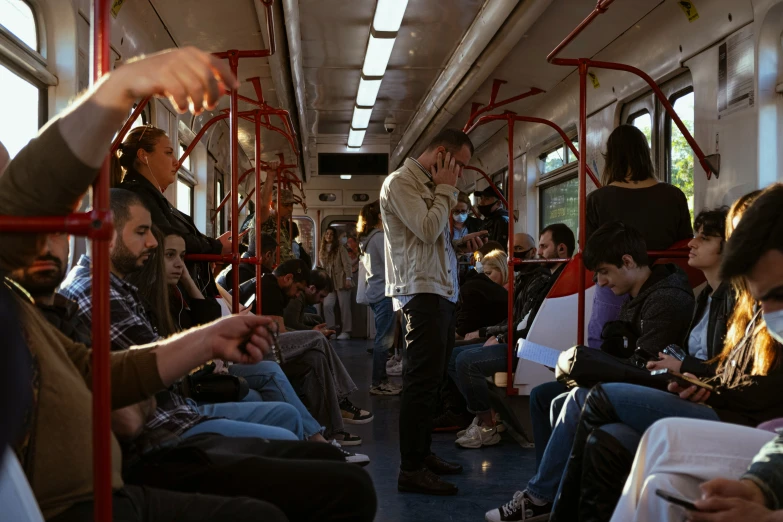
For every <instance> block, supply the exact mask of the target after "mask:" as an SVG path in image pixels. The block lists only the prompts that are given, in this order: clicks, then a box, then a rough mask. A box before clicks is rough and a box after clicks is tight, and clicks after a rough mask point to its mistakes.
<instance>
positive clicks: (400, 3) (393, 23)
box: [372, 0, 408, 33]
mask: <svg viewBox="0 0 783 522" xmlns="http://www.w3.org/2000/svg"><path fill="white" fill-rule="evenodd" d="M407 6H408V0H378V6H377V7H376V8H375V17H374V18H373V20H372V28H373V29H375V30H376V31H391V32H395V33H396V32H397V31H399V30H400V25H402V17H403V15H404V14H405V8H406V7H407Z"/></svg>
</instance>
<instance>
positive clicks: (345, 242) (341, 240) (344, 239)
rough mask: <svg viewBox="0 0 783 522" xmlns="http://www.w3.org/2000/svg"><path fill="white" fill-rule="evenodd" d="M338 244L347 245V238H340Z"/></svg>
mask: <svg viewBox="0 0 783 522" xmlns="http://www.w3.org/2000/svg"><path fill="white" fill-rule="evenodd" d="M340 244H341V245H347V244H348V238H347V237H345V236H343V237H341V238H340Z"/></svg>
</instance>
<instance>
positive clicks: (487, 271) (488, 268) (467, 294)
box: [456, 250, 508, 339]
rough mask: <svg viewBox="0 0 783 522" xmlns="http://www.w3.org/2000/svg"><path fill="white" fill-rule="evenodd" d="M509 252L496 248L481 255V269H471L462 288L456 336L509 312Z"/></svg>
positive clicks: (498, 319) (491, 323)
mask: <svg viewBox="0 0 783 522" xmlns="http://www.w3.org/2000/svg"><path fill="white" fill-rule="evenodd" d="M507 283H508V256H506V253H505V252H503V251H502V250H493V251H492V252H490V253H489V254H487V255H485V256H484V257H483V258H482V259H481V271H478V270H469V271H468V272H467V273H466V274H465V280H464V281H463V283H462V284H461V285H460V288H459V294H460V295H459V300H458V301H457V329H456V332H457V337H458V338H459V339H462V337H463V336H464V335H465V334H466V333H468V332H471V331H475V330H478V329H479V328H483V327H487V326H492V325H495V324H497V323H498V322H500V321H501V320H502V319H503V318H504V317H506V315H507V314H508V291H507V290H506V289H505V288H504V285H506V284H507Z"/></svg>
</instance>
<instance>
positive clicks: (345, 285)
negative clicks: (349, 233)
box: [318, 227, 353, 340]
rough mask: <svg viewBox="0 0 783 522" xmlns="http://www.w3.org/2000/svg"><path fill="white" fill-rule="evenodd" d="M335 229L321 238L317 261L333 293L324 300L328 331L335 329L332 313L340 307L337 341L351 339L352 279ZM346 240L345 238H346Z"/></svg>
mask: <svg viewBox="0 0 783 522" xmlns="http://www.w3.org/2000/svg"><path fill="white" fill-rule="evenodd" d="M338 237H339V235H338V233H337V229H336V228H334V227H329V228H327V229H326V232H324V234H323V236H322V237H321V249H320V251H319V253H318V260H319V262H320V263H321V266H323V267H324V269H325V270H326V272H327V273H328V274H329V276H330V277H331V278H332V283H334V291H333V292H332V293H330V294H329V295H328V296H326V299H324V319H326V325H327V327H328V328H329V329H330V330H334V329H336V327H337V319H336V316H335V313H334V309H335V307H336V306H337V305H338V303H339V306H340V322H341V323H342V331H341V332H340V335H339V336H337V338H338V339H340V340H343V339H350V338H351V327H352V324H351V288H353V279H351V258H350V256H349V255H348V251H347V250H346V249H345V245H344V244H341V243H340V241H339V240H338ZM346 239H347V238H346Z"/></svg>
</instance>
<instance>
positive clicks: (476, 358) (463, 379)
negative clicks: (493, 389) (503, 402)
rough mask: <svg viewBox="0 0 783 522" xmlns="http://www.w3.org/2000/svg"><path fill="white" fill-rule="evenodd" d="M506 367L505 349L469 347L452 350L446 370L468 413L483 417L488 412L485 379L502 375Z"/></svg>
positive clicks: (505, 347)
mask: <svg viewBox="0 0 783 522" xmlns="http://www.w3.org/2000/svg"><path fill="white" fill-rule="evenodd" d="M507 365H508V346H507V345H505V344H493V345H491V346H484V345H481V344H470V345H468V346H457V347H454V351H453V352H452V353H451V358H450V359H449V363H448V365H447V367H446V370H447V371H448V373H449V376H451V378H452V379H453V380H454V382H455V383H456V385H457V388H459V391H460V392H461V393H462V395H463V396H464V397H465V402H467V405H468V411H469V412H471V413H484V412H488V411H489V410H491V409H492V404H491V403H490V401H489V385H488V383H487V379H486V378H487V377H492V376H493V375H495V373H497V372H503V371H506V369H507Z"/></svg>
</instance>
